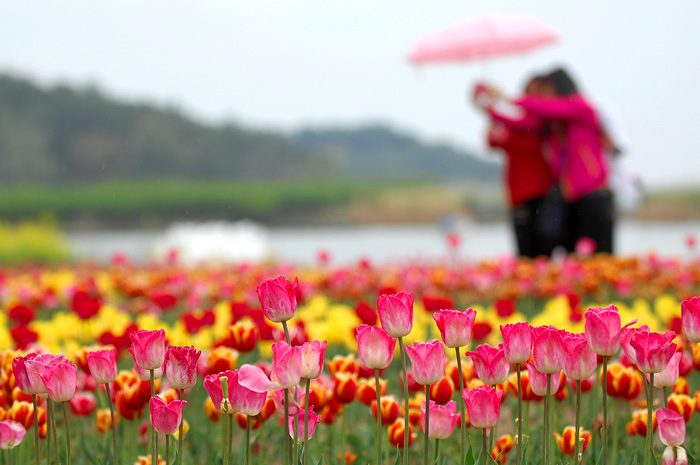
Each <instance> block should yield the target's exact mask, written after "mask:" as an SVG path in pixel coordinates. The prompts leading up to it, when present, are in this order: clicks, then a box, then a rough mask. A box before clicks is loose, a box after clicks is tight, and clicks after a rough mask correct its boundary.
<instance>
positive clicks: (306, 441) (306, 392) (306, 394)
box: [304, 379, 311, 465]
mask: <svg viewBox="0 0 700 465" xmlns="http://www.w3.org/2000/svg"><path fill="white" fill-rule="evenodd" d="M310 390H311V380H310V379H307V380H306V386H305V389H304V465H308V463H309V391H310Z"/></svg>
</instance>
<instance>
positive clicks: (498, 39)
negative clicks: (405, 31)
mask: <svg viewBox="0 0 700 465" xmlns="http://www.w3.org/2000/svg"><path fill="white" fill-rule="evenodd" d="M556 40H557V35H556V33H555V32H554V31H553V30H552V29H551V28H550V27H549V26H547V25H546V24H545V23H543V22H542V21H540V20H539V19H537V18H535V17H534V16H531V15H526V14H518V15H514V14H511V15H497V14H487V15H486V14H485V15H477V16H471V17H469V18H466V19H464V20H462V21H460V22H458V23H454V24H451V25H449V26H447V27H445V28H443V29H440V30H438V31H434V32H432V33H429V34H427V35H426V36H424V37H423V38H421V39H420V40H419V41H418V42H417V43H416V45H415V46H414V47H413V50H412V51H411V52H410V54H409V56H408V59H409V61H410V62H411V63H413V64H423V63H440V62H466V61H474V60H479V59H484V58H491V57H497V56H505V55H515V54H522V53H526V52H529V51H530V50H533V49H535V48H537V47H541V46H543V45H546V44H550V43H553V42H556Z"/></svg>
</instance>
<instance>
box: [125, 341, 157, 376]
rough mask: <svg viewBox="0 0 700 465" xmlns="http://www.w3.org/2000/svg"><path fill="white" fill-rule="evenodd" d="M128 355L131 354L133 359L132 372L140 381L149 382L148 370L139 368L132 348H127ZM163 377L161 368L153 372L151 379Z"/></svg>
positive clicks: (149, 374)
mask: <svg viewBox="0 0 700 465" xmlns="http://www.w3.org/2000/svg"><path fill="white" fill-rule="evenodd" d="M129 353H130V354H131V357H132V358H133V359H134V371H135V372H136V376H137V377H138V379H140V380H141V381H150V380H151V372H150V370H144V369H143V368H141V367H140V366H139V364H138V363H136V354H134V348H133V347H130V348H129ZM162 377H163V367H162V366H161V367H159V368H156V369H155V370H153V379H160V378H162Z"/></svg>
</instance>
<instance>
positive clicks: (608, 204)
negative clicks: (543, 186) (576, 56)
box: [512, 69, 614, 253]
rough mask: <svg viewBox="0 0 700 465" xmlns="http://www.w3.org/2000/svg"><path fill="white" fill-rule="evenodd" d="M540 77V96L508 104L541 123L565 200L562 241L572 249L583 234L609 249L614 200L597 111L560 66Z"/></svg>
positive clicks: (597, 246)
mask: <svg viewBox="0 0 700 465" xmlns="http://www.w3.org/2000/svg"><path fill="white" fill-rule="evenodd" d="M545 80H546V84H545V85H544V89H543V93H544V95H541V96H540V95H538V96H535V95H526V96H523V97H521V98H518V99H515V100H513V101H512V103H514V104H516V105H519V106H521V107H522V108H523V109H525V110H526V111H527V112H528V114H530V115H535V116H537V117H539V118H542V119H543V120H545V121H546V124H547V128H546V137H545V139H546V144H545V152H546V156H547V159H548V160H549V162H550V165H551V168H552V171H553V173H554V176H555V177H556V178H557V179H558V188H559V191H560V194H561V196H562V198H563V200H564V204H565V208H564V228H563V232H562V234H563V237H562V239H561V241H562V245H563V246H564V247H565V248H566V250H567V251H569V252H574V251H575V249H576V244H577V243H579V241H581V239H584V238H587V239H586V240H588V239H592V240H593V241H594V243H595V245H596V249H595V251H596V252H606V253H613V216H614V214H613V199H612V194H611V192H610V190H609V189H608V165H607V162H606V158H605V156H604V153H603V143H602V138H603V134H602V131H601V124H600V121H599V119H598V115H597V114H596V110H595V109H594V108H593V106H592V105H591V104H590V103H589V102H588V101H587V100H586V99H585V98H584V97H583V96H582V95H581V94H580V93H579V92H578V89H577V87H576V84H575V83H574V81H573V79H572V78H571V77H570V76H569V74H568V73H567V72H566V71H564V70H563V69H557V70H555V71H553V72H551V73H549V74H548V75H547V76H546V79H545ZM545 216H546V215H545ZM543 219H545V220H546V218H543ZM589 242H590V241H589Z"/></svg>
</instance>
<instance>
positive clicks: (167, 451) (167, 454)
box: [165, 434, 170, 465]
mask: <svg viewBox="0 0 700 465" xmlns="http://www.w3.org/2000/svg"><path fill="white" fill-rule="evenodd" d="M165 465H170V435H169V434H166V435H165Z"/></svg>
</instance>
